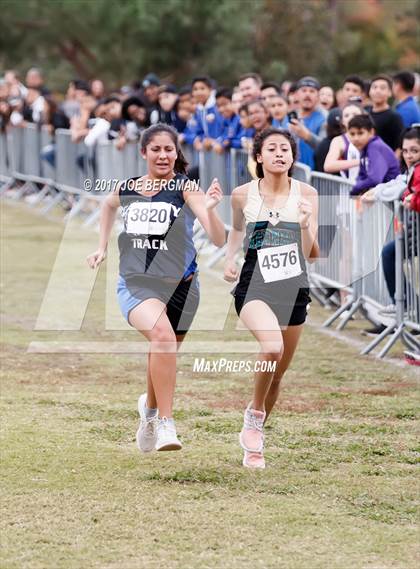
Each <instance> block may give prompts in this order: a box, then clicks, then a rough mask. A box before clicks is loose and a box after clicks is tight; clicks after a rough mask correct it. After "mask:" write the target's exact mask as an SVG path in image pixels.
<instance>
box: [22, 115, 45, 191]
mask: <svg viewBox="0 0 420 569" xmlns="http://www.w3.org/2000/svg"><path fill="white" fill-rule="evenodd" d="M22 136H23V149H22V151H23V156H22V166H23V167H22V172H18V173H17V176H18V177H20V179H26V180H36V181H37V180H39V178H40V177H41V129H40V127H39V126H38V125H36V124H28V125H26V126H25V127H24V128H23V129H22Z"/></svg>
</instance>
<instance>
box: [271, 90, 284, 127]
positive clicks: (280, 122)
mask: <svg viewBox="0 0 420 569" xmlns="http://www.w3.org/2000/svg"><path fill="white" fill-rule="evenodd" d="M268 110H269V112H270V115H271V116H272V118H273V120H272V122H271V125H272V126H274V127H276V128H286V129H287V127H288V125H289V117H288V116H287V110H288V106H287V99H286V97H284V96H283V95H276V96H275V97H271V98H270V100H269V103H268Z"/></svg>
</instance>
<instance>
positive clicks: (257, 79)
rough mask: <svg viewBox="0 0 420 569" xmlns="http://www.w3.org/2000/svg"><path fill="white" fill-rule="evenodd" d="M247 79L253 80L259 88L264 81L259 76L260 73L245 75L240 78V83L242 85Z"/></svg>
mask: <svg viewBox="0 0 420 569" xmlns="http://www.w3.org/2000/svg"><path fill="white" fill-rule="evenodd" d="M245 79H253V80H254V81H255V83H257V85H258V86H259V87H261V85H262V79H261V76H260V75H258V73H244V74H243V75H241V76H240V77H239V81H238V82H239V83H240V82H241V81H245Z"/></svg>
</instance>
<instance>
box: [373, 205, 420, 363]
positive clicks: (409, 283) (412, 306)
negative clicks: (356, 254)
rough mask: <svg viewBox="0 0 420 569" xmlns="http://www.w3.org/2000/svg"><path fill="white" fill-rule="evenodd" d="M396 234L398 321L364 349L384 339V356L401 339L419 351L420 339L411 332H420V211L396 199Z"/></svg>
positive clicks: (381, 354)
mask: <svg viewBox="0 0 420 569" xmlns="http://www.w3.org/2000/svg"><path fill="white" fill-rule="evenodd" d="M394 211H395V215H396V220H397V223H396V235H395V242H394V243H395V321H393V322H392V323H391V324H390V325H389V326H387V327H386V328H385V330H384V331H383V332H382V333H381V334H379V336H378V337H377V338H375V339H374V340H373V341H372V342H371V343H370V344H368V345H367V346H366V347H365V349H364V350H363V351H362V354H368V353H370V352H371V351H372V350H373V349H374V348H375V347H376V346H377V345H379V344H380V343H381V342H382V341H383V340H385V339H387V342H386V344H385V346H384V347H383V348H382V349H381V350H380V352H379V353H378V357H379V358H382V357H384V356H385V355H386V354H387V353H388V351H389V350H390V349H391V348H392V346H393V345H394V344H395V342H396V341H397V340H398V339H399V338H400V339H401V340H402V342H403V343H404V344H405V345H406V346H407V347H408V348H410V349H413V350H414V351H415V352H416V353H417V354H419V353H420V342H419V341H418V339H417V338H416V337H415V336H414V335H413V334H412V333H411V332H412V331H413V330H415V331H417V332H420V266H419V255H420V214H419V213H415V212H412V211H408V210H406V209H405V208H404V207H403V205H402V202H401V201H396V202H394Z"/></svg>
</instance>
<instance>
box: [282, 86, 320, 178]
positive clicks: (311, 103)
mask: <svg viewBox="0 0 420 569" xmlns="http://www.w3.org/2000/svg"><path fill="white" fill-rule="evenodd" d="M320 87H321V86H320V84H319V81H318V80H317V79H315V77H309V76H307V77H303V78H302V79H300V81H299V82H298V92H299V104H300V108H299V113H298V118H297V119H295V118H292V119H290V123H289V129H290V131H291V132H292V133H293V134H294V135H295V136H297V137H298V139H299V140H298V146H299V161H300V162H302V163H303V164H306V165H307V166H309V167H310V168H311V169H313V168H314V166H315V148H316V147H317V146H318V144H319V143H320V142H321V140H322V139H323V138H324V137H325V134H326V128H325V127H326V124H325V123H326V121H325V116H324V114H323V113H322V112H321V111H319V110H318V109H317V107H318V105H319V89H320Z"/></svg>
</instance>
